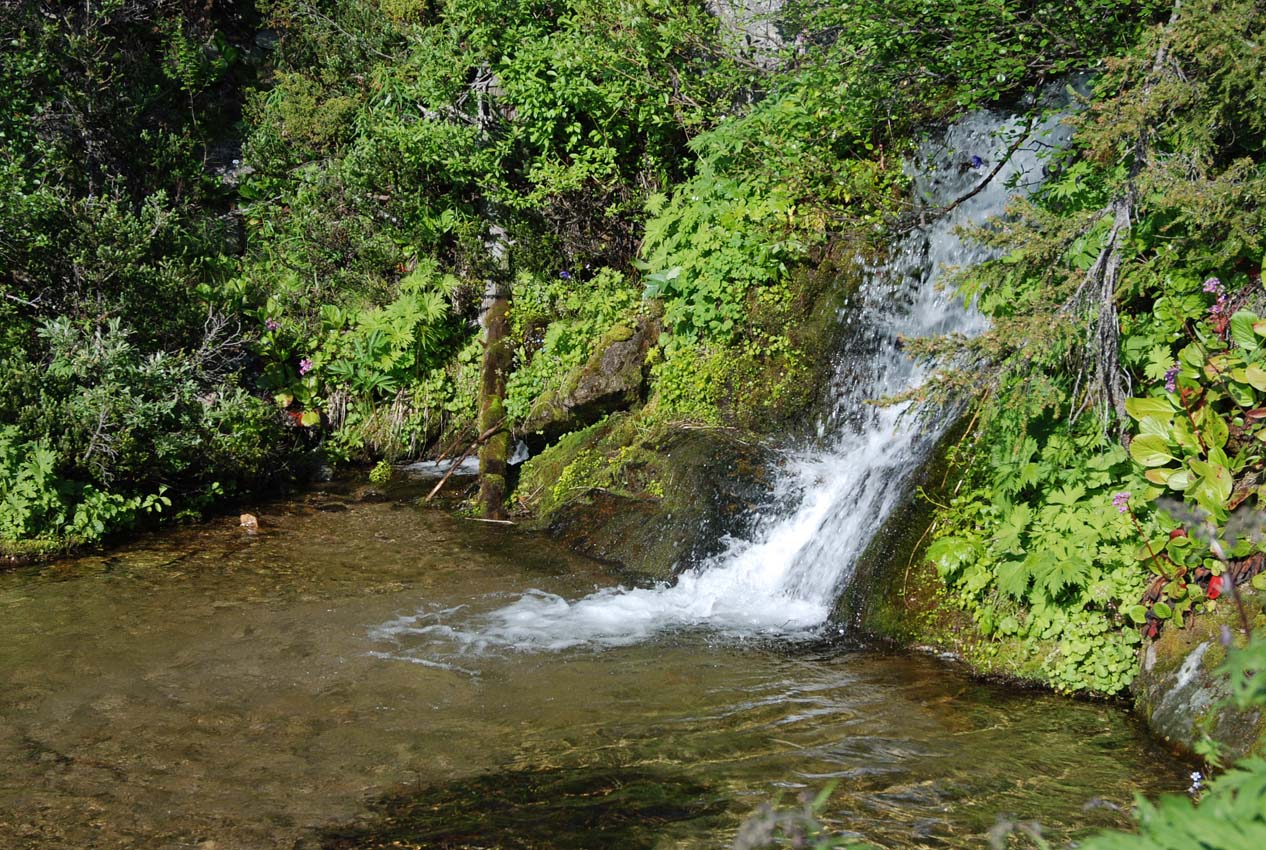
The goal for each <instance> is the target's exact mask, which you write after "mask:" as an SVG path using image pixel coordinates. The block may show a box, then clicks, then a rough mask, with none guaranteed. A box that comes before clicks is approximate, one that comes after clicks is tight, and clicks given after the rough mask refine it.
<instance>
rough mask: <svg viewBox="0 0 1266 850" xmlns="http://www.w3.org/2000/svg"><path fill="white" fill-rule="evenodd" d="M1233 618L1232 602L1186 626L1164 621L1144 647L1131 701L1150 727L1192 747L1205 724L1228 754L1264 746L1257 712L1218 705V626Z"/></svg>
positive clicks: (1265, 734)
mask: <svg viewBox="0 0 1266 850" xmlns="http://www.w3.org/2000/svg"><path fill="white" fill-rule="evenodd" d="M1253 604H1254V605H1255V606H1260V604H1261V603H1260V600H1254V601H1253ZM1236 623H1237V617H1236V616H1235V614H1234V612H1233V611H1232V610H1231V606H1226V607H1225V608H1223V609H1222V610H1221V611H1219V612H1217V613H1216V614H1213V615H1202V616H1200V617H1197V618H1196V619H1195V620H1194V622H1192V623H1191V624H1190V625H1188V626H1187V628H1185V629H1178V628H1173V627H1172V626H1171V627H1167V628H1166V629H1165V630H1164V631H1163V632H1162V633H1161V635H1160V637H1159V638H1158V639H1156V640H1155V641H1153V642H1151V643H1150V644H1148V645H1147V646H1146V647H1145V648H1144V650H1143V653H1142V662H1141V666H1140V669H1139V675H1138V678H1137V679H1135V681H1134V695H1135V706H1136V708H1137V709H1138V712H1139V714H1140V715H1141V716H1142V717H1143V719H1144V720H1146V721H1147V723H1148V725H1149V726H1150V727H1151V729H1152V731H1154V732H1155V733H1156V734H1158V735H1160V736H1161V737H1163V738H1164V739H1165V740H1166V741H1168V742H1169V743H1171V744H1173V745H1174V746H1176V747H1178V748H1180V749H1183V750H1187V751H1190V750H1192V749H1193V748H1194V747H1195V745H1196V743H1197V742H1198V741H1199V740H1200V729H1201V728H1202V727H1204V728H1206V729H1207V730H1208V732H1209V735H1210V736H1211V737H1212V738H1213V739H1214V740H1215V741H1217V742H1218V743H1219V744H1221V745H1222V747H1223V749H1224V752H1225V755H1226V756H1227V758H1228V760H1234V759H1237V758H1240V757H1242V756H1245V755H1247V754H1249V753H1250V752H1259V753H1260V752H1266V717H1263V715H1262V712H1261V711H1236V710H1234V709H1231V708H1226V707H1223V706H1222V702H1223V700H1225V698H1226V696H1227V683H1226V680H1225V678H1224V677H1223V676H1221V675H1220V674H1219V673H1218V672H1217V669H1218V667H1219V666H1220V665H1221V664H1222V661H1223V659H1225V658H1226V652H1227V650H1226V648H1225V647H1224V646H1223V645H1222V641H1221V634H1222V626H1224V625H1226V626H1228V627H1229V628H1231V629H1233V630H1235V629H1236ZM1232 633H1233V634H1234V631H1233V632H1232ZM1239 639H1240V640H1242V637H1241V638H1239Z"/></svg>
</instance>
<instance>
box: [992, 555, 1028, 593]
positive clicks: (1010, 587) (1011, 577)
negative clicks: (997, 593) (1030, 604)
mask: <svg viewBox="0 0 1266 850" xmlns="http://www.w3.org/2000/svg"><path fill="white" fill-rule="evenodd" d="M997 575H998V589H999V590H1001V591H1002V592H1003V593H1005V594H1007V595H1008V596H1010V597H1011V598H1012V599H1017V600H1018V599H1023V598H1024V593H1025V591H1026V590H1028V589H1029V571H1028V570H1027V569H1025V566H1024V562H1023V561H1003V562H1002V563H1001V564H999V565H998V570H997Z"/></svg>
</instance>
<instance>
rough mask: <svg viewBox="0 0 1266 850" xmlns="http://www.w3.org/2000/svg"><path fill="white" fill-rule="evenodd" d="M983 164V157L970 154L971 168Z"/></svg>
mask: <svg viewBox="0 0 1266 850" xmlns="http://www.w3.org/2000/svg"><path fill="white" fill-rule="evenodd" d="M984 164H985V161H984V160H983V159H981V158H980V157H979V156H977V155H976V154H972V156H971V167H972V168H980V166H982V165H984Z"/></svg>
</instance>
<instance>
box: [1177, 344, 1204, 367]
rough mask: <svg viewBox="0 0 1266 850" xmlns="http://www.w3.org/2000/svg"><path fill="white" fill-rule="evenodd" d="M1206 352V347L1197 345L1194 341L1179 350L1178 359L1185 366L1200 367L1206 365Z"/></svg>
mask: <svg viewBox="0 0 1266 850" xmlns="http://www.w3.org/2000/svg"><path fill="white" fill-rule="evenodd" d="M1204 358H1205V353H1204V349H1203V348H1201V347H1200V346H1198V345H1196V344H1195V343H1194V342H1193V343H1191V344H1190V345H1188V346H1186V347H1185V348H1183V350H1182V351H1180V352H1178V360H1179V362H1181V363H1182V364H1183V365H1184V366H1189V367H1191V368H1192V369H1197V370H1198V369H1200V368H1202V367H1203V366H1204Z"/></svg>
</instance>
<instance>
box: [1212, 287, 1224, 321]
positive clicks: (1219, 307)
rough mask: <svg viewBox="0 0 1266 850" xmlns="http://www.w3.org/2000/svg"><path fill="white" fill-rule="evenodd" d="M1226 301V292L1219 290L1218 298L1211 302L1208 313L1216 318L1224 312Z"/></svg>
mask: <svg viewBox="0 0 1266 850" xmlns="http://www.w3.org/2000/svg"><path fill="white" fill-rule="evenodd" d="M1226 301H1227V298H1226V294H1225V293H1222V292H1219V293H1218V300H1217V301H1215V302H1214V303H1213V306H1211V307H1210V308H1209V315H1210V316H1213V317H1214V318H1218V317H1219V316H1221V315H1222V314H1223V313H1224V312H1226Z"/></svg>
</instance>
